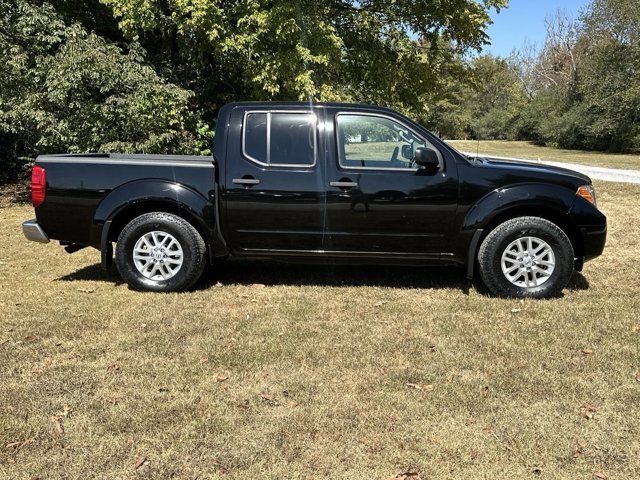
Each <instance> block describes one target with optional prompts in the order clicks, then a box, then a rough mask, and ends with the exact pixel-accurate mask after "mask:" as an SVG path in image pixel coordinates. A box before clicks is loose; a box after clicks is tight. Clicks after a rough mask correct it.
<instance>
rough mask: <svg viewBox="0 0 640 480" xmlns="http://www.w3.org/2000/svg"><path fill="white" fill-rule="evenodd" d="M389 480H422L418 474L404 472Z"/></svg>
mask: <svg viewBox="0 0 640 480" xmlns="http://www.w3.org/2000/svg"><path fill="white" fill-rule="evenodd" d="M389 480H420V474H419V473H418V472H404V473H399V474H397V475H393V476H391V477H389Z"/></svg>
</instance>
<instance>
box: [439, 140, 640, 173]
mask: <svg viewBox="0 0 640 480" xmlns="http://www.w3.org/2000/svg"><path fill="white" fill-rule="evenodd" d="M447 143H449V144H451V145H452V146H453V147H454V148H456V149H458V150H460V151H463V152H470V153H476V152H478V151H479V152H480V154H483V153H484V154H488V155H498V156H502V157H515V158H523V159H530V160H537V159H538V158H541V159H542V160H551V161H556V162H568V163H580V164H582V165H592V166H595V167H607V168H627V169H633V170H638V169H640V155H638V154H636V155H630V154H629V155H625V154H617V153H603V152H585V151H582V150H562V149H558V148H549V147H540V146H538V145H535V144H533V143H531V142H510V141H500V140H486V141H481V142H479V145H478V142H477V141H475V140H447Z"/></svg>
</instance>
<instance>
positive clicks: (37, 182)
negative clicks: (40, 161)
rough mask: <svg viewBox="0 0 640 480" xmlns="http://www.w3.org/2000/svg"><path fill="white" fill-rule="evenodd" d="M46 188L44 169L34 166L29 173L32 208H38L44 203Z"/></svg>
mask: <svg viewBox="0 0 640 480" xmlns="http://www.w3.org/2000/svg"><path fill="white" fill-rule="evenodd" d="M46 187H47V176H46V174H45V172H44V168H42V167H39V166H37V165H36V166H35V167H33V170H32V171H31V203H32V204H33V206H34V207H39V206H40V205H42V203H43V202H44V196H45V190H46Z"/></svg>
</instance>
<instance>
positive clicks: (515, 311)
mask: <svg viewBox="0 0 640 480" xmlns="http://www.w3.org/2000/svg"><path fill="white" fill-rule="evenodd" d="M521 311H522V309H521V308H512V309H511V313H518V312H521Z"/></svg>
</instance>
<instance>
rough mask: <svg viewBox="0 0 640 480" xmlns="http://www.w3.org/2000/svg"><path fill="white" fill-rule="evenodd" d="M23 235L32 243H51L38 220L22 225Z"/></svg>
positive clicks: (28, 221)
mask: <svg viewBox="0 0 640 480" xmlns="http://www.w3.org/2000/svg"><path fill="white" fill-rule="evenodd" d="M22 233H24V236H25V237H26V238H27V240H31V241H32V242H38V243H49V237H48V235H47V234H46V233H45V232H44V230H43V229H42V227H41V226H40V224H39V223H38V222H37V221H36V220H27V221H26V222H24V223H23V224H22Z"/></svg>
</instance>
